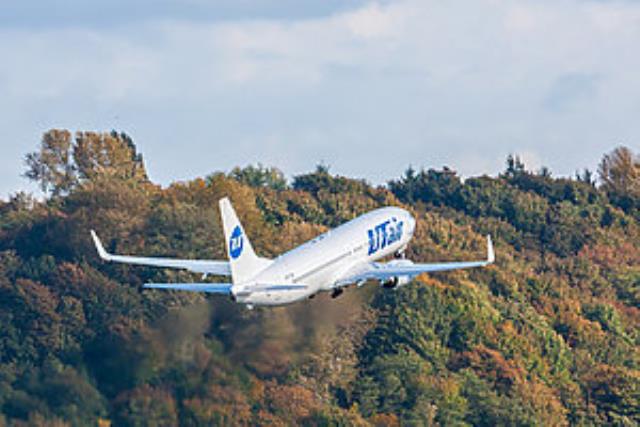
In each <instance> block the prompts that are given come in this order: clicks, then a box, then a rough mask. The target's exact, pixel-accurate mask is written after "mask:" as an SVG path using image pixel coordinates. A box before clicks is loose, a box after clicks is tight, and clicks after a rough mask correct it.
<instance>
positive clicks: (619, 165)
mask: <svg viewBox="0 0 640 427" xmlns="http://www.w3.org/2000/svg"><path fill="white" fill-rule="evenodd" d="M598 175H599V176H600V182H601V188H602V189H603V190H604V191H605V192H606V193H607V194H608V195H609V197H610V198H611V199H612V201H613V202H614V203H615V204H617V205H618V206H620V207H622V208H623V209H624V210H625V211H628V210H629V209H630V208H633V207H634V205H635V206H640V203H639V202H638V199H639V198H640V158H639V157H638V156H637V155H635V154H634V153H633V152H632V151H631V149H629V148H627V147H618V148H616V149H615V150H613V151H612V152H610V153H609V154H605V155H604V157H603V158H602V161H601V162H600V165H599V166H598Z"/></svg>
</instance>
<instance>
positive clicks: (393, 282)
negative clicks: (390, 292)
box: [382, 276, 411, 289]
mask: <svg viewBox="0 0 640 427" xmlns="http://www.w3.org/2000/svg"><path fill="white" fill-rule="evenodd" d="M410 281H411V278H410V277H409V276H400V277H392V278H391V279H390V280H387V281H386V282H383V283H382V286H383V287H384V288H386V289H393V288H396V287H400V286H402V285H406V284H407V283H409V282H410Z"/></svg>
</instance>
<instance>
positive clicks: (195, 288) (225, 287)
mask: <svg viewBox="0 0 640 427" xmlns="http://www.w3.org/2000/svg"><path fill="white" fill-rule="evenodd" d="M143 288H145V289H168V290H174V291H191V292H208V293H212V294H231V283H147V284H145V285H144V286H143Z"/></svg>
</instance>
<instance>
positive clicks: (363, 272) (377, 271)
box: [338, 236, 495, 286]
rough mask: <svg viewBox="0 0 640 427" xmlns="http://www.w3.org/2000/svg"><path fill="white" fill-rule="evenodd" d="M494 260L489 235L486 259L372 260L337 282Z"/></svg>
mask: <svg viewBox="0 0 640 427" xmlns="http://www.w3.org/2000/svg"><path fill="white" fill-rule="evenodd" d="M494 261H495V253H494V250H493V243H492V242H491V236H487V259H486V260H484V261H462V262H442V263H433V264H414V263H413V262H411V261H410V260H406V259H400V260H394V261H390V262H386V263H381V262H372V263H368V264H365V265H364V266H361V267H359V268H358V270H356V271H351V272H349V273H347V277H345V278H343V279H341V280H340V281H339V282H338V285H339V286H342V285H346V284H349V283H357V282H363V281H365V280H370V279H373V280H379V281H381V282H384V281H387V280H390V279H393V278H396V277H406V278H413V277H415V276H418V275H419V274H422V273H432V272H436V271H449V270H460V269H464V268H474V267H484V266H487V265H489V264H492V263H493V262H494Z"/></svg>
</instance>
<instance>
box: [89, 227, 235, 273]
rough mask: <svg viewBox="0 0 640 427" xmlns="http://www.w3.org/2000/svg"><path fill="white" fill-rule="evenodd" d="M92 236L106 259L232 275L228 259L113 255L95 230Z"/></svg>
mask: <svg viewBox="0 0 640 427" xmlns="http://www.w3.org/2000/svg"><path fill="white" fill-rule="evenodd" d="M91 237H92V238H93V242H94V243H95V245H96V249H97V250H98V255H100V258H102V259H103V260H105V261H111V262H120V263H124V264H137V265H147V266H151V267H165V268H178V269H184V270H189V271H191V272H194V273H200V274H214V275H218V276H230V275H231V268H230V267H229V262H228V261H205V260H191V259H173V258H145V257H137V256H124V255H112V254H110V253H108V252H107V251H106V250H105V249H104V246H102V242H100V239H98V236H97V235H96V233H95V231H93V230H91Z"/></svg>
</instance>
